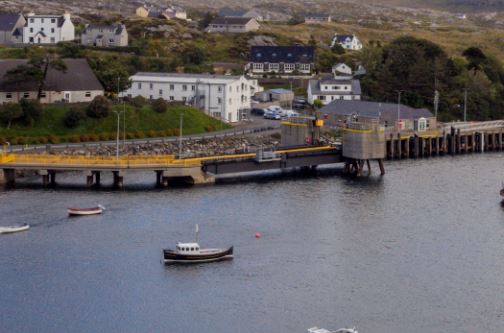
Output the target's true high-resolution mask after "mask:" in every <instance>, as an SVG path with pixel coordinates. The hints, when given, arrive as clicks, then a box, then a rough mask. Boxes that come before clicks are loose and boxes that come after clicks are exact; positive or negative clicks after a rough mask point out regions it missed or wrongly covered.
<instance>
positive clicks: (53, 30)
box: [23, 16, 75, 44]
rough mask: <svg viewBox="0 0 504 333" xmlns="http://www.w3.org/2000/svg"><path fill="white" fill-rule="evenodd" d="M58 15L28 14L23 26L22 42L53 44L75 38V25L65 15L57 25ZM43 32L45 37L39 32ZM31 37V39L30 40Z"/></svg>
mask: <svg viewBox="0 0 504 333" xmlns="http://www.w3.org/2000/svg"><path fill="white" fill-rule="evenodd" d="M58 21H59V17H57V16H42V17H39V16H28V17H27V24H26V26H25V27H24V28H23V43H24V44H30V43H34V44H55V43H59V42H64V41H71V40H74V39H75V27H74V25H73V23H72V21H71V20H70V16H66V19H65V22H64V23H63V25H62V26H61V27H58ZM40 32H43V33H44V34H45V37H44V36H42V34H40ZM30 38H33V41H32V42H31V41H30Z"/></svg>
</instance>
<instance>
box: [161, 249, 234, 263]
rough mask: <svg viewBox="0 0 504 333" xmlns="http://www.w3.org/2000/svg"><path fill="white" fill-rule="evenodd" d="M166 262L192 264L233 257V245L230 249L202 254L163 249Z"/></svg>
mask: <svg viewBox="0 0 504 333" xmlns="http://www.w3.org/2000/svg"><path fill="white" fill-rule="evenodd" d="M163 256H164V262H165V263H166V264H170V263H174V264H176V263H180V264H190V263H202V262H211V261H218V260H225V259H232V258H233V247H232V246H231V247H230V248H229V249H226V250H222V251H218V252H212V253H208V254H207V253H202V254H180V253H177V252H175V251H173V250H163Z"/></svg>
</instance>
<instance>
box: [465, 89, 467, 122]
mask: <svg viewBox="0 0 504 333" xmlns="http://www.w3.org/2000/svg"><path fill="white" fill-rule="evenodd" d="M465 121H467V88H464V122H465Z"/></svg>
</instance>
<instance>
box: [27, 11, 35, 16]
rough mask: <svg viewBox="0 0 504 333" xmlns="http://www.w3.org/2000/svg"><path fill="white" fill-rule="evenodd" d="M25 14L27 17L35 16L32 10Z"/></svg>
mask: <svg viewBox="0 0 504 333" xmlns="http://www.w3.org/2000/svg"><path fill="white" fill-rule="evenodd" d="M27 16H28V17H30V16H35V13H34V12H33V11H30V12H29V13H28V15H27Z"/></svg>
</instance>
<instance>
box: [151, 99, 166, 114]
mask: <svg viewBox="0 0 504 333" xmlns="http://www.w3.org/2000/svg"><path fill="white" fill-rule="evenodd" d="M152 109H153V110H154V111H156V112H157V113H164V112H166V110H167V109H168V102H167V101H165V100H164V99H162V98H158V99H156V100H154V101H153V102H152Z"/></svg>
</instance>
